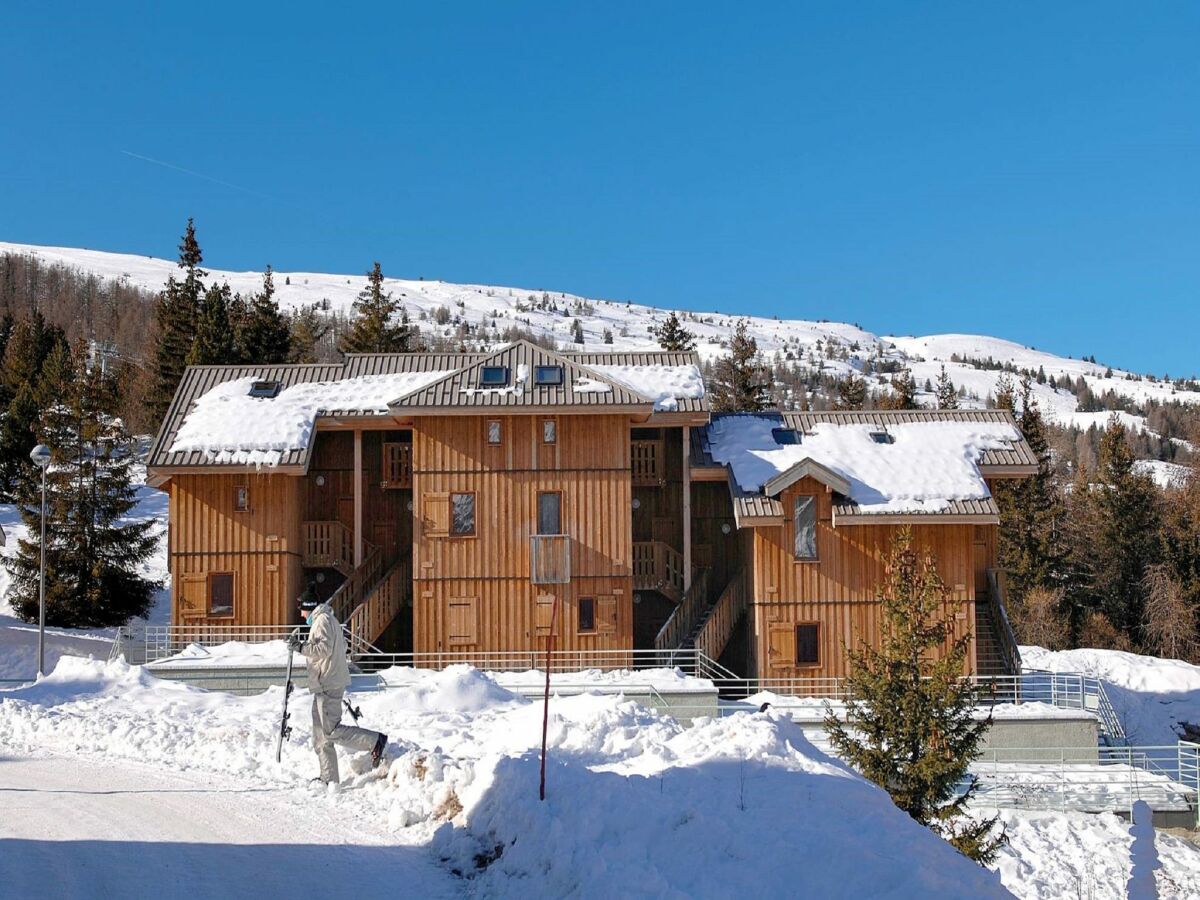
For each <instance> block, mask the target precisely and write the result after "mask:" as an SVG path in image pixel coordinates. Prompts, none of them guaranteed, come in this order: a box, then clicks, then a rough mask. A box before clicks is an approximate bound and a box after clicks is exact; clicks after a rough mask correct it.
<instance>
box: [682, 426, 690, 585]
mask: <svg viewBox="0 0 1200 900" xmlns="http://www.w3.org/2000/svg"><path fill="white" fill-rule="evenodd" d="M681 430H682V433H683V591H684V593H685V594H686V593H687V592H688V590H689V589H690V588H691V586H692V466H691V456H692V454H691V449H692V434H691V432H692V429H691V426H689V425H684V426H683V428H682V429H681Z"/></svg>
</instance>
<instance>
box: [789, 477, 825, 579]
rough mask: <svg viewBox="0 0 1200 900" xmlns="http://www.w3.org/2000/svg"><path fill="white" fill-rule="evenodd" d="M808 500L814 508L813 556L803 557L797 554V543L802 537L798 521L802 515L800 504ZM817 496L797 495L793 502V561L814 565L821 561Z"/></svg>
mask: <svg viewBox="0 0 1200 900" xmlns="http://www.w3.org/2000/svg"><path fill="white" fill-rule="evenodd" d="M802 500H807V501H809V503H810V504H811V507H812V556H801V555H799V553H798V552H797V549H798V548H797V546H796V542H797V539H798V538H799V536H800V527H799V525H798V523H797V519H798V518H799V514H800V509H799V507H800V502H801V501H802ZM817 502H818V501H817V496H816V495H815V494H797V495H796V497H795V498H794V499H793V500H792V560H793V561H794V562H798V563H814V562H820V561H821V551H820V548H819V547H818V546H817V513H818V509H817Z"/></svg>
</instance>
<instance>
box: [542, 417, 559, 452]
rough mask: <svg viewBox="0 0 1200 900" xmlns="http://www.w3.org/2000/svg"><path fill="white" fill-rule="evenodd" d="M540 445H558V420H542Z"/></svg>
mask: <svg viewBox="0 0 1200 900" xmlns="http://www.w3.org/2000/svg"><path fill="white" fill-rule="evenodd" d="M547 435H549V437H547ZM542 443H543V444H545V445H546V446H547V447H553V446H555V445H557V444H558V419H542Z"/></svg>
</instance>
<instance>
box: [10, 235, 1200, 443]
mask: <svg viewBox="0 0 1200 900" xmlns="http://www.w3.org/2000/svg"><path fill="white" fill-rule="evenodd" d="M4 252H11V253H22V254H31V255H33V256H36V257H37V258H39V259H41V260H43V261H44V262H46V263H48V264H62V265H65V266H69V267H72V268H77V269H81V270H83V271H86V272H92V273H94V274H96V275H97V276H99V277H101V278H104V279H117V280H123V281H125V282H128V283H129V284H133V285H136V286H138V287H141V288H144V289H147V290H152V291H157V290H159V289H160V288H161V287H162V286H163V284H164V283H165V282H166V280H167V277H168V276H169V275H172V274H176V273H177V272H178V268H177V266H176V265H175V262H174V260H165V259H157V258H154V257H148V256H136V255H133V254H125V253H106V252H101V251H94V250H81V249H74V248H69V247H38V246H33V245H29V244H14V243H5V242H0V253H4ZM206 271H208V272H209V273H210V280H213V281H216V282H222V281H223V282H227V283H228V284H229V286H230V287H231V288H232V289H233V290H234V291H237V292H241V293H243V294H249V293H251V292H254V291H257V290H258V289H260V287H261V285H262V273H261V272H228V271H221V270H217V269H208V268H207V267H206ZM364 284H365V277H364V276H363V275H361V274H351V275H334V274H321V273H316V272H276V273H275V287H276V291H277V297H278V299H279V302H280V304H281V305H282V306H284V307H285V308H295V307H300V306H305V305H310V304H313V303H319V302H324V301H327V302H328V305H329V307H330V308H331V309H337V310H342V311H347V310H349V308H350V306H351V304H352V303H353V302H354V298H355V296H356V295H357V294H358V292H359V291H360V290H361V289H362V287H363V285H364ZM385 286H386V288H387V289H388V290H390V291H391V292H392V293H393V294H394V295H395V297H396V298H397V299H398V300H401V301H402V302H403V303H404V305H405V308H406V309H407V311H408V313H409V315H410V317H411V318H412V319H413V320H414V321H416V322H417V324H419V325H420V327H421V329H422V330H423V331H425V332H426V333H436V332H439V331H440V332H441V333H443V334H446V335H450V334H453V333H454V331H455V329H456V327H457V325H458V323H459V322H467V323H469V324H470V325H471V326H472V327H478V328H479V331H478V333H479V334H480V335H483V336H487V337H489V338H492V339H498V338H499V334H500V333H501V332H503V331H504V330H505V329H506V328H508V327H510V326H519V327H522V328H528V329H530V330H531V331H533V332H534V333H535V334H538V335H542V336H546V337H551V338H553V339H554V340H556V341H558V342H559V343H560V345H561V346H563V347H567V348H573V349H586V350H593V351H595V350H639V349H652V348H656V347H657V344H656V343H655V341H654V338H653V335H652V334H651V331H650V329H651V328H652V327H654V326H655V325H656V324H657V323H659V322H661V321H662V319H663V318H664V316H665V315H666V311H665V310H661V309H656V308H654V307H651V306H643V305H639V304H636V303H630V302H624V301H619V300H588V299H586V298H583V297H579V296H576V295H574V294H569V293H564V292H562V291H557V290H549V289H543V288H540V287H539V288H533V289H530V288H515V287H498V286H494V285H474V284H448V283H446V282H442V281H413V280H410V279H400V278H388V279H387V280H386V285H385ZM771 302H772V298H764V306H770V305H771ZM443 307H444V308H445V309H446V310H448V311H449V313H450V321H449V322H448V323H447V324H445V325H441V326H439V325H436V324H435V323H434V315H435V314H436V313H437V311H438V310H439V309H441V308H443ZM564 311H565V314H564ZM576 318H577V319H579V321H580V323H581V325H582V327H583V334H584V340H585V343H584V344H583V345H582V346H581V345H579V344H576V343H574V342H573V339H572V327H573V321H574V320H575V319H576ZM739 318H741V317H739V316H733V315H728V314H725V313H722V312H719V311H713V312H700V311H696V312H694V313H692V314H689V315H688V316H687V318H686V319H685V322H684V324H685V325H686V327H687V328H688V329H689V330H690V331H692V332H693V333H695V334H696V336H697V338H698V348H697V349H698V351H699V353H700V355H701V356H702V357H703V358H705V359H715V358H716V357H719V356H723V355H725V354H726V352H727V344H728V340H729V336H730V334H731V333H732V331H733V327H734V325H735V323H736V322H737V320H738V319H739ZM747 322H748V326H749V332H750V334H751V335H753V337H754V338H755V340H756V341H757V342H758V346H759V349H760V350H761V351H762V352H763V353H764V354H765V355H766V356H767V357H768V358H774V357H775V356H776V355H778V357H779V358H780V359H781V360H782V361H785V362H788V361H791V362H796V363H799V364H802V365H804V366H806V367H808V368H810V369H811V368H822V369H823V370H825V372H826V373H828V374H833V375H836V376H839V377H840V376H844V375H846V374H848V373H850V372H856V371H861V370H863V369H864V367H865V366H866V364H867V362H868V361H870V360H876V359H885V360H889V359H890V360H895V361H898V362H900V363H901V364H902V365H904V366H905V367H907V368H908V369H909V370H910V371H911V372H912V373H913V377H914V378H915V380H916V382H917V385H918V387H923V386H924V384H925V382H926V381H927V380H928V381H929V382H931V383H933V382H936V380H937V377H938V374H939V372H940V371H941V368H942V366H945V368H946V371H947V373H948V374H949V376H950V378H951V379H952V380H953V381H954V383H955V385H957V386H959V387H962V388H964V389H965V390H966V391H967V393H968V394H970V395H971V396H972V397H973V398H976V399H968V400H967V401H966V402H965V405H982V402H983V401H984V400H985V399H986V398H987V396H988V395H989V394H994V393H995V388H996V382H997V380H998V379H999V377H1000V376H1001V372H1000V371H998V370H985V369H976V368H975V367H974V366H972V365H970V364H969V363H966V362H962V361H961V360H963V359H980V360H984V359H987V358H989V357H990V358H991V359H993V360H994V361H995V362H996V363H997V364H1004V363H1011V364H1012V365H1014V366H1017V367H1018V368H1022V369H1030V370H1033V371H1036V370H1037V369H1038V368H1039V367H1040V368H1041V369H1043V370H1044V371H1045V373H1046V376H1047V379H1049V378H1051V377H1053V378H1055V379H1056V380H1058V381H1061V380H1063V378H1064V377H1065V376H1069V377H1071V378H1072V379H1073V380H1078V379H1079V378H1081V377H1082V378H1083V379H1084V380H1085V381H1086V382H1087V384H1088V387H1089V388H1091V390H1092V392H1093V393H1095V394H1096V395H1097V396H1101V395H1103V394H1105V393H1107V392H1109V391H1112V392H1113V393H1114V394H1116V395H1117V396H1119V397H1123V398H1126V399H1128V400H1131V401H1133V402H1135V403H1137V404H1145V403H1147V402H1150V401H1155V402H1170V401H1179V402H1181V403H1187V404H1195V405H1200V392H1198V391H1180V390H1177V389H1176V388H1175V387H1174V386H1173V385H1171V384H1169V383H1163V382H1161V381H1150V380H1149V379H1148V378H1142V379H1139V378H1137V377H1135V376H1134V374H1133V373H1130V372H1128V371H1125V370H1123V369H1119V368H1113V369H1111V370H1110V369H1109V368H1108V367H1107V366H1105V365H1103V364H1096V363H1090V362H1085V361H1084V360H1082V359H1072V358H1070V357H1063V356H1058V355H1055V354H1053V353H1047V352H1044V351H1041V350H1035V349H1033V348H1030V347H1025V346H1023V345H1021V344H1017V343H1014V342H1012V341H1007V340H1004V339H1002V338H995V337H987V336H983V335H970V334H939V335H926V336H923V337H900V336H880V335H876V334H872V333H871V332H870V331H866V330H864V329H862V328H860V327H859V326H857V325H849V324H845V323H839V322H828V321H820V322H810V321H802V320H794V319H793V320H788V319H778V318H773V317H764V316H752V317H748V318H747ZM606 331H608V332H610V333H611V335H612V343H611V344H606V343H604V342H603V341H604V333H605V332H606ZM1078 349H1079V351H1080V352H1086V350H1087V348H1078ZM956 358H957V360H959V361H956ZM1178 374H1182V375H1194V374H1195V373H1178ZM882 380H883V381H885V382H886V380H887V379H886V377H884V378H883V379H882ZM874 386H875V387H876V388H880V387H882V385H880V384H879V383H876V384H875V385H874ZM1034 395H1035V397H1036V398H1037V400H1038V403H1039V405H1040V407H1041V408H1042V409H1043V410H1044V411H1045V413H1046V415H1047V416H1048V418H1050V419H1052V420H1054V421H1057V422H1059V423H1060V424H1063V425H1075V426H1078V427H1081V428H1085V429H1086V428H1088V427H1089V426H1091V425H1093V424H1094V425H1097V426H1098V427H1101V428H1103V427H1104V425H1105V424H1106V423H1107V421H1108V416H1109V414H1108V413H1104V412H1093V413H1085V412H1080V411H1078V403H1077V401H1076V398H1075V396H1074V395H1073V394H1071V393H1070V392H1069V391H1066V390H1063V389H1059V390H1054V389H1052V388H1050V386H1049V385H1048V384H1035V385H1034ZM919 399H920V400H922V402H925V403H929V404H932V402H933V398H932V396H931V395H929V394H925V393H922V394H921V396H920V397H919ZM1122 420H1123V421H1124V422H1125V423H1126V425H1127V426H1129V427H1132V428H1134V429H1136V430H1139V431H1140V430H1142V429H1144V428H1145V419H1144V417H1142V416H1131V415H1129V414H1124V415H1122Z"/></svg>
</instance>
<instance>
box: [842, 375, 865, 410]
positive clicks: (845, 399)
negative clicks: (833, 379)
mask: <svg viewBox="0 0 1200 900" xmlns="http://www.w3.org/2000/svg"><path fill="white" fill-rule="evenodd" d="M866 405H867V382H866V381H864V380H863V379H862V378H859V377H858V376H857V375H855V374H854V373H851V374H849V375H847V376H846V377H845V378H843V379H842V380H841V381H840V382H838V399H837V408H838V409H862V408H863V407H865V406H866Z"/></svg>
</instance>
